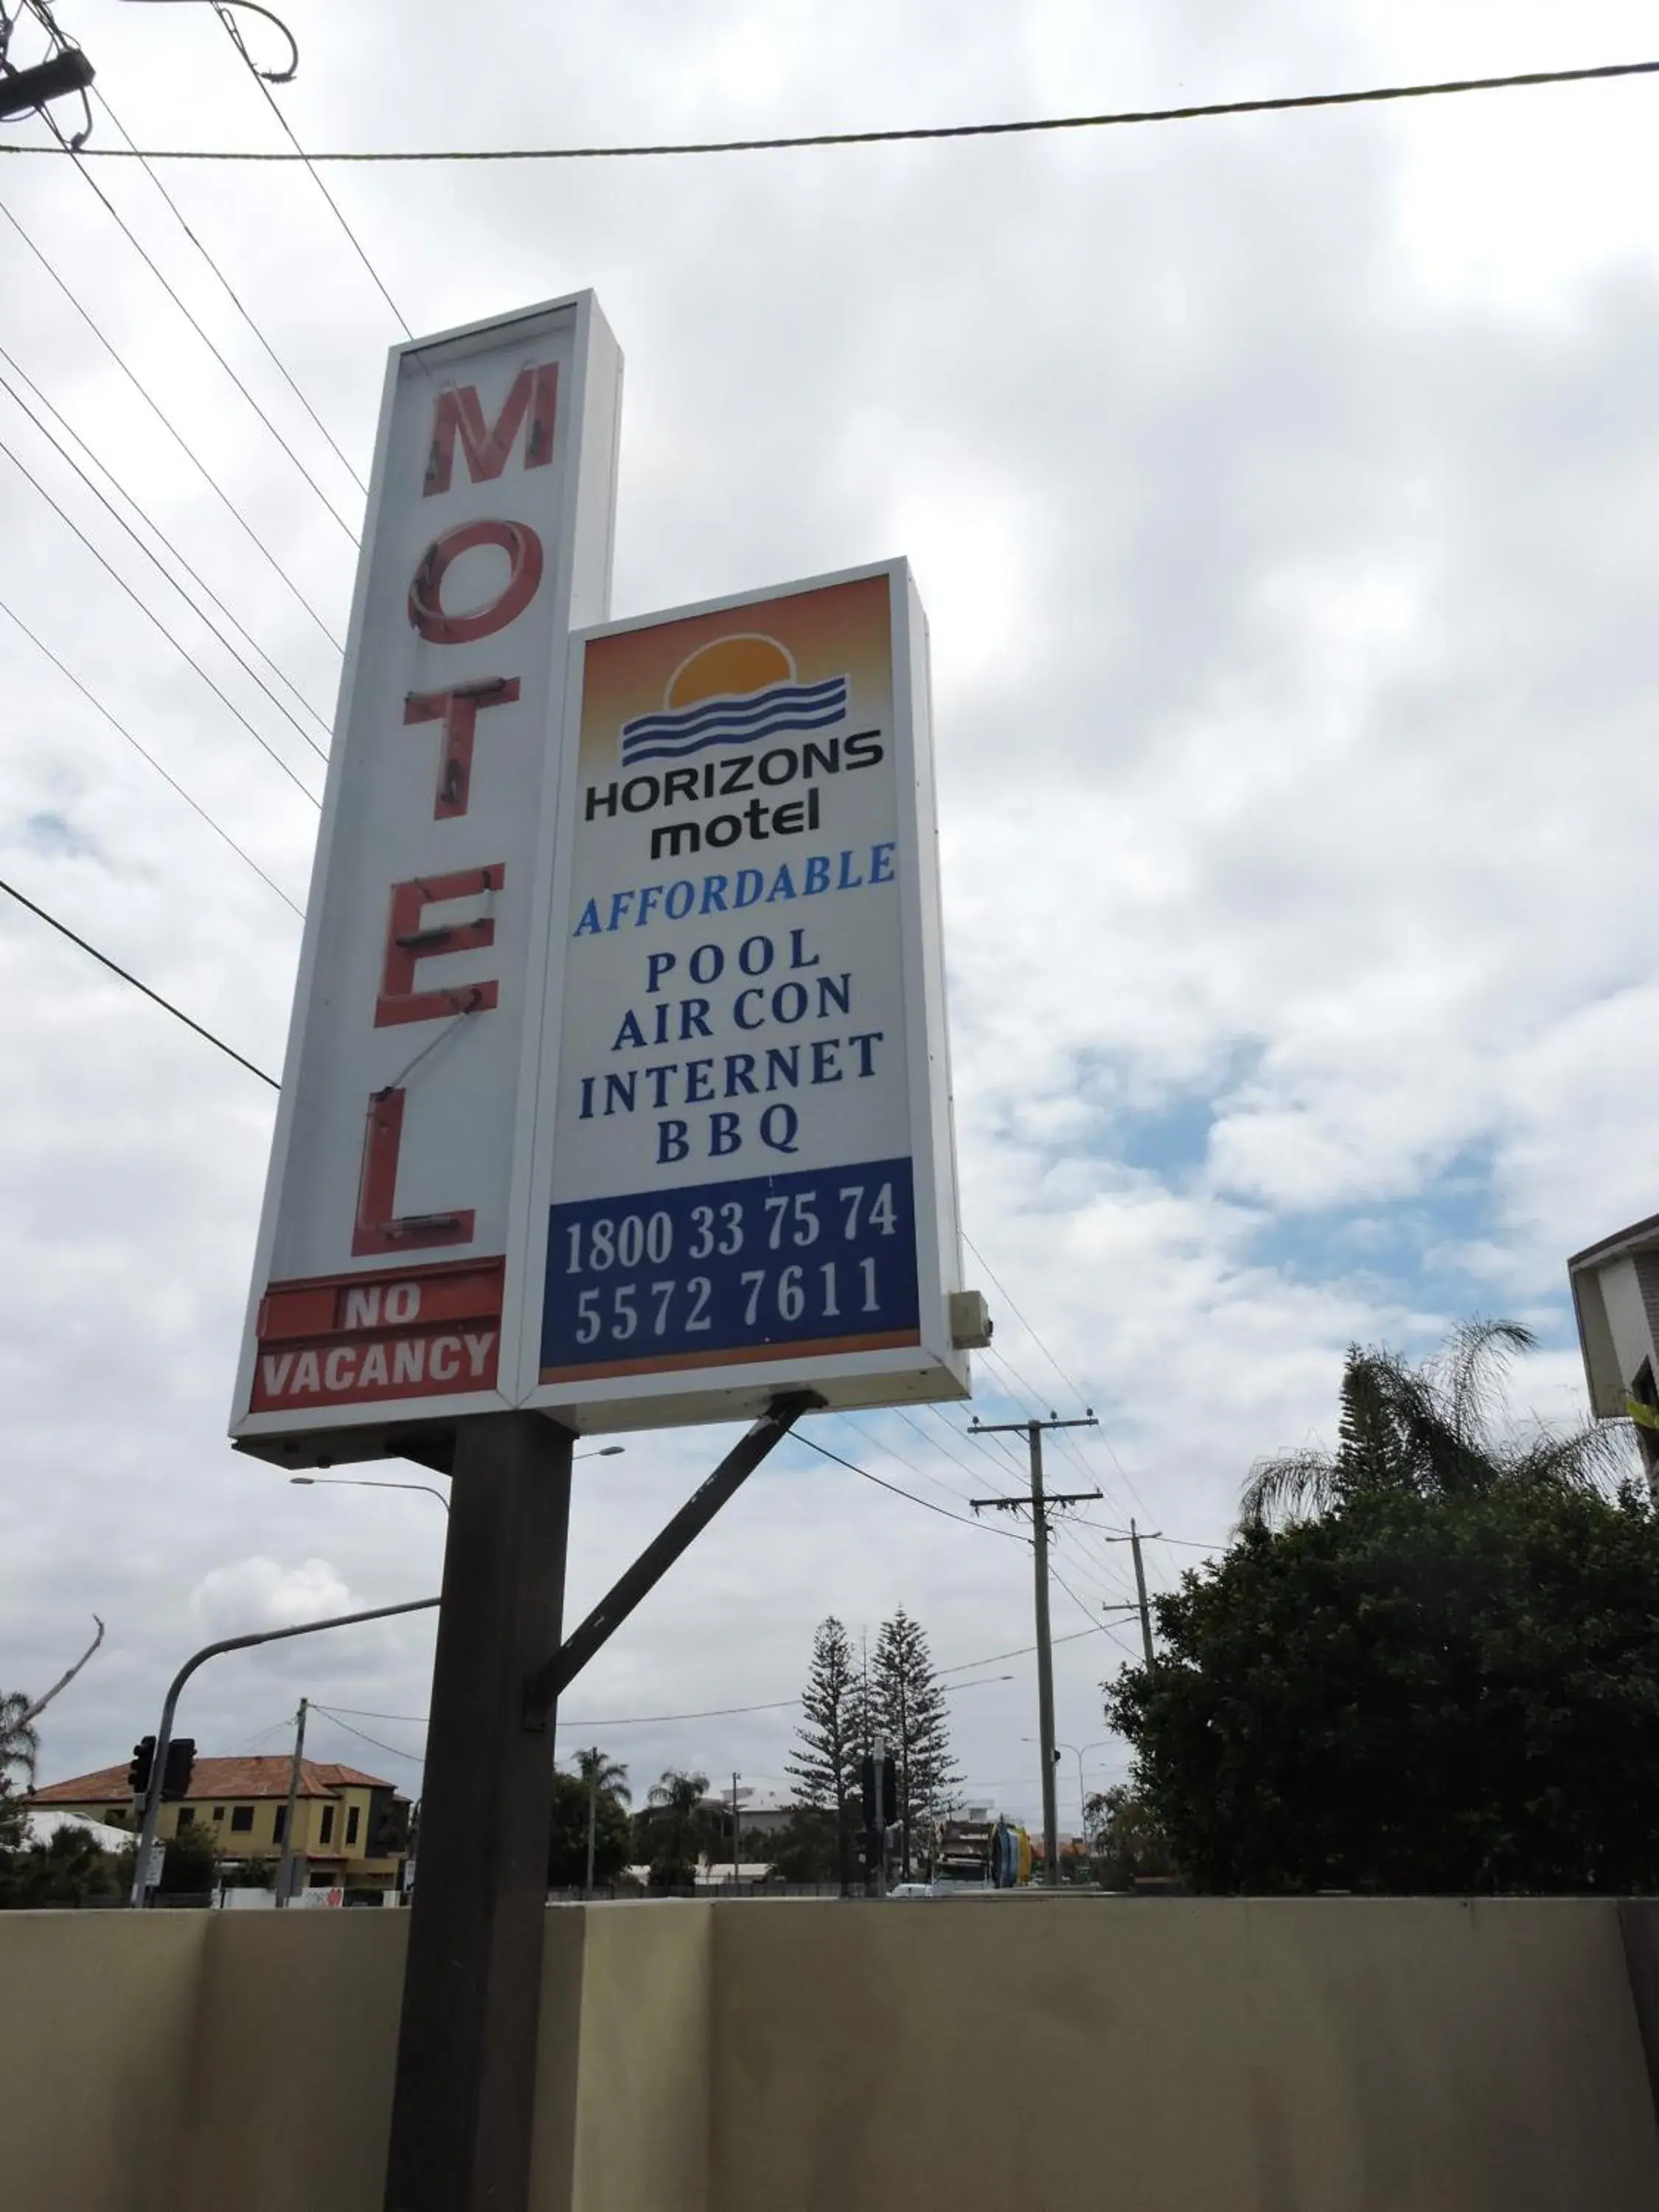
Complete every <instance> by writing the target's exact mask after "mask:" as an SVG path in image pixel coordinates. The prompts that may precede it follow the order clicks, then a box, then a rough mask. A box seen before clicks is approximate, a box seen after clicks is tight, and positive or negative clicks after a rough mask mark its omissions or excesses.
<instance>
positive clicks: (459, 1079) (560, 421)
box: [233, 293, 621, 1463]
mask: <svg viewBox="0 0 1659 2212" xmlns="http://www.w3.org/2000/svg"><path fill="white" fill-rule="evenodd" d="M620 374H621V362H620V356H619V355H618V353H617V347H616V343H615V341H614V340H613V339H612V337H611V333H610V331H609V330H608V329H607V327H606V325H605V320H604V318H603V317H602V316H601V314H600V313H599V308H598V307H597V305H596V303H595V302H594V301H593V299H592V295H591V294H586V293H584V294H581V295H578V296H576V297H574V298H573V299H569V300H564V301H556V302H553V303H551V304H550V305H548V306H545V307H538V308H535V309H532V310H529V311H526V313H522V314H519V315H515V316H512V317H508V318H507V319H502V320H500V321H496V322H492V323H488V324H483V325H477V326H474V327H471V328H469V329H466V330H463V331H453V332H450V333H448V334H447V335H446V336H444V337H439V338H434V339H428V340H426V341H423V342H422V343H416V344H413V345H409V346H404V347H400V348H398V349H396V350H395V351H394V352H393V354H392V360H391V363H390V367H389V369H388V374H387V379H386V395H385V399H384V403H383V406H382V410H381V418H380V439H379V445H378V449H377V453H376V458H375V465H374V480H373V486H372V489H371V492H370V495H369V503H368V523H367V528H366V531H365V534H364V541H363V552H362V561H361V563H360V566H359V570H358V577H357V586H356V600H355V604H354V606H353V610H352V618H351V629H350V636H349V643H348V648H347V654H346V663H345V674H344V678H343V687H342V691H341V703H340V712H339V718H338V725H337V733H336V738H335V744H334V749H333V752H332V756H331V760H330V763H329V775H328V785H327V791H326V795H325V802H324V810H323V823H322V829H321V835H320V838H319V846H318V853H317V861H316V866H315V871H314V873H313V883H312V891H311V901H310V907H309V911H308V914H307V922H306V932H305V939H304V944H303V947H302V951H301V965H300V976H299V983H298V987H297V991H296V995H295V1013H294V1020H293V1025H292V1028H291V1030H290V1034H289V1048H288V1055H287V1060H286V1061H285V1064H284V1070H283V1093H282V1103H281V1107H280V1109H279V1112H278V1116H277V1121H276V1136H275V1140H274V1146H273V1151H272V1157H271V1166H270V1180H269V1183H268V1186H267V1189H266V1196H265V1206H264V1218H263V1222H262V1225H261V1229H260V1235H259V1243H258V1255H257V1259H256V1262H255V1269H254V1279H253V1285H252V1298H251V1302H250V1308H249V1314H248V1322H247V1328H246V1335H245V1340H244V1345H243V1352H242V1358H241V1364H240V1370H239V1374H238V1380H237V1387H236V1400H235V1405H234V1413H233V1431H234V1435H235V1437H236V1438H237V1440H238V1442H239V1443H240V1444H241V1445H242V1446H243V1447H244V1448H245V1449H252V1450H260V1449H268V1450H270V1453H271V1455H273V1456H276V1457H280V1458H283V1459H284V1460H287V1461H289V1462H294V1463H303V1462H307V1461H308V1460H314V1459H319V1458H324V1457H326V1458H330V1459H337V1458H343V1457H349V1456H352V1455H354V1454H355V1455H359V1456H363V1455H372V1454H374V1453H375V1452H378V1451H380V1450H381V1449H386V1438H387V1435H388V1424H389V1423H392V1424H395V1425H396V1429H397V1430H398V1431H402V1430H404V1429H406V1428H408V1427H409V1425H411V1424H415V1423H418V1422H420V1421H422V1420H429V1419H434V1418H437V1417H442V1418H444V1419H453V1418H454V1417H455V1416H456V1415H459V1414H465V1413H480V1412H495V1411H500V1410H501V1409H502V1408H503V1407H508V1406H511V1405H513V1404H514V1403H516V1402H517V1401H518V1398H519V1395H520V1388H519V1384H520V1378H519V1374H518V1371H517V1368H516V1364H515V1358H514V1354H515V1352H516V1347H517V1345H518V1343H519V1341H520V1336H521V1334H522V1332H521V1327H520V1316H519V1312H518V1306H519V1301H520V1296H521V1291H522V1287H523V1286H522V1283H521V1280H520V1277H519V1275H518V1274H516V1273H515V1272H514V1268H513V1264H512V1262H513V1253H514V1250H515V1249H519V1250H520V1251H521V1250H522V1246H523V1237H522V1234H521V1225H520V1223H519V1220H518V1216H517V1214H516V1213H515V1206H516V1207H518V1208H520V1209H521V1207H522V1203H523V1200H522V1190H523V1187H524V1183H525V1180H526V1176H527V1173H528V1158H527V1155H526V1156H524V1157H522V1158H521V1157H520V1149H519V1148H520V1140H521V1138H522V1137H523V1136H524V1135H525V1133H526V1131H527V1126H528V1125H527V1121H526V1116H525V1113H524V1110H523V1109H524V1105H525V1101H526V1096H527V1094H528V1093H529V1092H530V1091H532V1090H533V1084H534V1078H535V1073H536V1069H537V1065H538V1060H539V1054H540V1043H541V1039H540V1025H541V1020H542V1015H543V1009H544V1003H545V993H546V986H545V973H544V971H545V965H546V949H547V944H548V933H549V926H550V925H549V914H550V892H551V883H552V874H553V856H554V844H555V831H556V792H557V787H558V783H559V780H560V775H561V764H562V738H563V712H564V700H565V692H566V658H567V653H568V646H569V637H570V632H571V630H572V628H573V627H574V626H575V625H578V624H581V623H592V622H595V621H600V620H603V618H604V617H605V613H606V611H607V608H608V599H609V589H610V568H611V530H612V514H613V508H614V483H615V473H616V443H617V410H618V398H619V382H620ZM515 1230H519V1231H520V1233H518V1234H517V1235H516V1236H515ZM537 1303H538V1304H539V1298H538V1301H537Z"/></svg>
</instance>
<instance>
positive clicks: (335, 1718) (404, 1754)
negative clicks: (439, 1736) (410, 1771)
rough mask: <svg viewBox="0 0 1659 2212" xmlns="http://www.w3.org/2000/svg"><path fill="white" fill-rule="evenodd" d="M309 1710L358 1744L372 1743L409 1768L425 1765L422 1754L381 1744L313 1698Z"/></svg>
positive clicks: (373, 1736)
mask: <svg viewBox="0 0 1659 2212" xmlns="http://www.w3.org/2000/svg"><path fill="white" fill-rule="evenodd" d="M311 1710H312V1711H313V1713H320V1714H321V1715H322V1716H323V1718H324V1719H325V1720H329V1721H332V1722H333V1723H334V1725H335V1727H336V1728H339V1729H344V1730H345V1732H346V1734H347V1735H355V1736H356V1738H357V1739H358V1741H360V1742H362V1743H372V1744H373V1745H374V1748H375V1750H376V1751H384V1752H389V1753H391V1755H392V1758H393V1759H407V1760H408V1761H409V1763H410V1765H411V1766H424V1765H426V1754H425V1753H424V1752H419V1751H404V1750H402V1749H401V1748H400V1747H398V1745H397V1744H395V1743H382V1742H381V1741H380V1737H379V1736H377V1735H366V1734H365V1733H364V1731H363V1730H362V1729H360V1728H353V1727H352V1725H351V1723H350V1722H349V1721H343V1720H342V1719H341V1718H340V1717H339V1715H338V1714H337V1712H335V1711H332V1709H331V1707H329V1706H327V1705H319V1704H318V1703H317V1700H316V1699H314V1698H313V1699H312V1700H311Z"/></svg>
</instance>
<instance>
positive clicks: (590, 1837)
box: [582, 1744, 600, 1898]
mask: <svg viewBox="0 0 1659 2212" xmlns="http://www.w3.org/2000/svg"><path fill="white" fill-rule="evenodd" d="M599 1756H600V1754H599V1746H598V1744H594V1745H593V1746H592V1749H591V1750H590V1751H589V1752H588V1754H587V1880H586V1881H585V1882H584V1883H583V1884H582V1895H583V1896H584V1897H586V1898H591V1897H592V1894H593V1850H594V1845H595V1844H597V1842H598V1840H599Z"/></svg>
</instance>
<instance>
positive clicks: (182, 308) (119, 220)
mask: <svg viewBox="0 0 1659 2212" xmlns="http://www.w3.org/2000/svg"><path fill="white" fill-rule="evenodd" d="M46 120H47V123H48V125H49V126H50V128H51V129H52V131H53V133H54V134H55V135H56V137H58V141H59V143H61V144H62V145H63V147H64V151H65V152H66V153H70V154H73V155H75V166H76V168H77V169H78V170H79V171H80V173H81V176H82V180H83V181H84V182H85V183H86V184H87V185H88V187H89V188H90V189H91V190H92V191H94V193H95V194H96V195H97V197H98V201H99V204H100V206H101V207H102V208H103V210H104V211H105V213H106V215H107V216H109V218H110V220H111V222H112V223H113V224H114V225H115V227H116V228H117V229H118V231H119V232H120V234H121V235H122V237H123V238H125V240H126V241H127V243H128V245H129V246H131V248H132V250H133V252H135V253H136V254H137V256H138V258H139V259H140V260H141V261H142V262H143V264H144V266H145V268H146V269H148V270H149V273H150V275H151V276H153V277H154V278H155V281H156V283H158V284H159V285H160V286H161V289H162V290H163V291H164V292H165V293H166V294H167V297H168V299H169V300H171V301H172V302H173V306H174V307H177V309H178V310H179V313H180V314H181V315H182V316H183V317H184V319H185V321H186V322H187V323H188V324H189V325H190V327H191V330H193V331H195V333H196V335H197V337H198V338H200V340H201V341H202V343H203V344H204V346H205V347H206V348H207V349H208V351H209V352H210V354H211V355H212V356H213V358H214V359H215V361H216V362H218V364H219V366H220V368H222V369H223V371H224V372H225V374H226V375H227V376H228V378H229V379H230V380H231V382H232V383H233V384H234V386H236V389H237V390H238V391H239V392H240V393H241V395H242V397H243V398H244V399H246V402H247V404H248V405H249V406H250V407H251V408H252V410H253V411H254V413H255V414H256V415H257V416H258V418H259V420H260V421H261V422H263V423H264V426H265V428H266V429H267V430H269V431H270V435H271V436H272V437H273V438H274V439H275V440H276V443H277V444H278V445H279V446H280V447H282V449H283V452H284V453H286V454H287V455H288V457H289V460H291V461H292V462H293V464H294V465H295V468H296V469H298V471H300V474H301V476H302V477H304V478H305V480H306V482H307V483H308V484H309V485H310V487H311V489H313V491H314V492H315V493H316V495H317V496H318V498H319V500H320V501H322V503H323V505H324V506H325V507H326V508H327V509H328V512H329V513H330V515H331V517H332V519H333V520H335V521H336V522H337V523H338V524H339V526H340V527H341V529H342V530H343V531H344V532H345V534H346V536H347V537H348V538H349V539H350V540H351V543H352V544H354V545H356V544H357V543H358V542H359V541H358V538H357V533H356V531H355V530H354V529H353V528H352V526H351V525H350V524H349V522H348V521H347V520H346V519H345V517H344V515H343V514H342V513H341V512H340V510H339V508H338V507H336V506H335V504H334V502H333V501H332V500H331V498H330V497H329V495H328V494H327V493H326V492H325V490H324V489H323V487H322V486H321V484H319V483H318V481H317V479H316V477H314V476H313V475H312V473H311V471H310V470H309V469H308V468H307V466H306V465H305V463H304V462H303V461H302V460H301V458H300V456H299V455H298V453H295V450H294V448H293V447H292V446H290V445H289V441H288V440H287V439H286V438H285V437H284V436H283V433H282V431H281V430H280V429H279V428H277V426H276V423H275V422H272V421H271V419H270V416H269V415H267V414H266V412H265V410H264V408H263V407H262V406H261V405H260V404H259V402H258V400H257V399H256V398H254V396H253V394H252V392H250V391H249V390H248V388H247V386H246V384H245V383H244V382H243V381H242V379H241V377H240V374H238V373H237V371H236V369H235V368H234V367H233V366H232V364H231V363H230V362H228V360H227V359H226V358H225V356H224V355H223V353H222V352H221V350H220V349H219V347H218V345H217V344H216V342H215V340H214V339H213V337H211V336H210V333H209V332H208V331H205V330H204V328H203V326H202V325H201V323H200V321H199V320H198V319H197V316H196V314H195V313H194V312H193V311H192V310H191V308H190V307H188V306H187V305H186V304H185V301H183V300H182V299H180V297H179V294H178V292H177V291H176V290H175V289H174V288H173V283H172V281H171V280H170V278H169V277H168V276H167V274H166V272H165V271H164V270H162V269H161V265H160V264H159V263H158V262H157V261H156V260H155V257H154V255H153V254H152V253H151V252H150V251H149V247H148V246H145V244H144V243H143V240H142V239H140V238H139V237H138V235H137V233H136V232H135V231H134V230H133V228H131V224H130V223H129V222H127V220H126V217H125V216H124V215H123V214H122V213H121V210H119V209H118V207H117V206H116V204H115V203H114V201H113V200H112V199H111V197H109V194H108V193H107V192H106V191H105V190H104V188H103V186H102V185H100V183H99V181H98V179H96V177H94V175H93V173H92V172H91V170H90V169H86V168H82V166H81V161H80V155H79V153H78V151H77V150H76V149H75V148H73V147H71V146H70V143H69V142H68V140H67V139H65V138H64V134H63V132H62V131H60V130H59V129H58V125H57V124H56V123H54V122H52V118H51V117H50V116H48V117H47V118H46ZM144 166H145V167H146V169H147V170H149V164H148V162H147V163H146V164H145V165H144ZM149 174H150V175H152V176H154V174H155V172H154V171H153V170H149Z"/></svg>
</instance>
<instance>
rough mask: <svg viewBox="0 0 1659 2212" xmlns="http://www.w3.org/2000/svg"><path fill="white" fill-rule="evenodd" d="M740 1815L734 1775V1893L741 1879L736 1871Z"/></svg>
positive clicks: (738, 1856) (738, 1854)
mask: <svg viewBox="0 0 1659 2212" xmlns="http://www.w3.org/2000/svg"><path fill="white" fill-rule="evenodd" d="M740 1818H741V1815H740V1814H739V1812H738V1778H737V1776H736V1775H735V1774H734V1775H733V1776H732V1890H733V1892H734V1893H735V1891H736V1889H737V1887H738V1883H739V1882H740V1881H742V1879H743V1877H742V1875H740V1874H739V1873H738V1863H739V1859H740V1857H741V1854H740V1853H739V1851H738V1821H739V1820H740Z"/></svg>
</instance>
